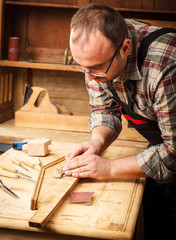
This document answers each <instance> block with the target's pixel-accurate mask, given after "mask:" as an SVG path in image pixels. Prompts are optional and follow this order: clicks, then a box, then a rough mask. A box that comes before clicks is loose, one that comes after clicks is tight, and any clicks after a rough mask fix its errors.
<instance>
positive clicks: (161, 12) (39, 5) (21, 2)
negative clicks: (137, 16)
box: [5, 0, 176, 14]
mask: <svg viewBox="0 0 176 240" xmlns="http://www.w3.org/2000/svg"><path fill="white" fill-rule="evenodd" d="M5 4H8V5H21V6H36V7H37V6H38V7H54V8H71V9H79V8H80V7H81V6H79V5H72V4H56V3H39V2H37V1H36V2H26V1H10V0H6V1H5ZM115 9H116V10H118V11H119V12H136V13H137V12H138V13H159V14H176V11H168V10H166V11H165V10H152V9H135V8H117V7H115Z"/></svg>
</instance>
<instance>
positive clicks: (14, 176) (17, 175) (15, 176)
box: [0, 173, 36, 183]
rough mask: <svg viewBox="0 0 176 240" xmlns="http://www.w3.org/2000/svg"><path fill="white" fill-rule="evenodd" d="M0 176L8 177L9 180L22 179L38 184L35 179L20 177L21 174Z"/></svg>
mask: <svg viewBox="0 0 176 240" xmlns="http://www.w3.org/2000/svg"><path fill="white" fill-rule="evenodd" d="M0 176H1V177H7V178H22V179H26V180H29V181H31V182H33V183H36V181H34V180H33V179H31V178H28V177H24V176H21V175H19V174H15V175H8V174H3V173H0Z"/></svg>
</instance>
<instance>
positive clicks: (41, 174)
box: [31, 157, 65, 210]
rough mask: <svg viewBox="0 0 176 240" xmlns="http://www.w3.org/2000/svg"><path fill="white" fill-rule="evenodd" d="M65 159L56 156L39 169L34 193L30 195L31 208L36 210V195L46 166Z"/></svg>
mask: <svg viewBox="0 0 176 240" xmlns="http://www.w3.org/2000/svg"><path fill="white" fill-rule="evenodd" d="M63 160H65V158H64V157H62V158H59V159H58V158H57V159H56V160H53V161H52V162H49V163H47V164H45V165H43V166H42V168H41V170H40V173H39V176H38V179H37V182H36V185H35V189H34V193H33V195H32V198H31V210H36V209H37V201H38V196H39V193H40V189H41V185H42V181H43V178H44V174H45V171H46V169H47V168H49V167H51V166H53V165H55V164H57V163H59V162H61V161H63Z"/></svg>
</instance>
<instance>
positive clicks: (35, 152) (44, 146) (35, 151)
mask: <svg viewBox="0 0 176 240" xmlns="http://www.w3.org/2000/svg"><path fill="white" fill-rule="evenodd" d="M50 143H51V140H50V139H40V140H39V139H35V140H31V141H30V142H28V144H27V151H28V155H29V156H46V155H47V154H48V153H49V150H48V145H49V144H50Z"/></svg>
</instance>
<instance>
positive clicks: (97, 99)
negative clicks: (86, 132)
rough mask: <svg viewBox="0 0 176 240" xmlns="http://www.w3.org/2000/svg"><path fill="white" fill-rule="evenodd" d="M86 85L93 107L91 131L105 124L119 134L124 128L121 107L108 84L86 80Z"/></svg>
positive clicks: (90, 119) (90, 123) (90, 122)
mask: <svg viewBox="0 0 176 240" xmlns="http://www.w3.org/2000/svg"><path fill="white" fill-rule="evenodd" d="M86 87H87V90H88V94H89V105H90V108H91V115H90V118H89V129H90V131H92V130H93V128H94V127H96V126H100V125H104V126H107V127H109V128H111V129H113V130H114V132H115V134H116V136H118V135H119V133H120V131H121V129H122V125H121V113H120V107H119V104H117V103H116V102H115V101H114V98H113V96H112V94H111V93H110V91H109V90H108V87H107V84H106V83H99V82H96V81H94V80H92V81H87V80H86Z"/></svg>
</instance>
